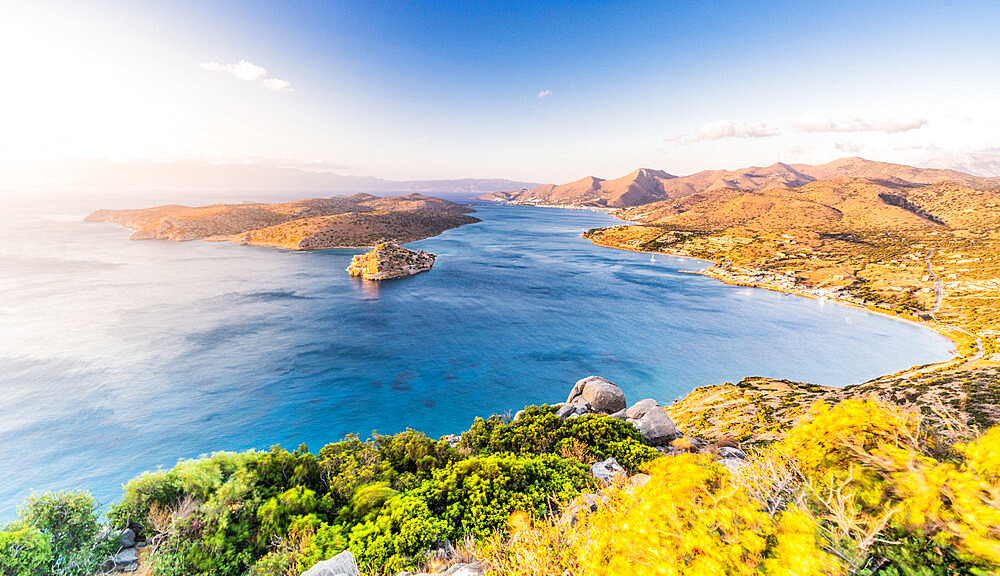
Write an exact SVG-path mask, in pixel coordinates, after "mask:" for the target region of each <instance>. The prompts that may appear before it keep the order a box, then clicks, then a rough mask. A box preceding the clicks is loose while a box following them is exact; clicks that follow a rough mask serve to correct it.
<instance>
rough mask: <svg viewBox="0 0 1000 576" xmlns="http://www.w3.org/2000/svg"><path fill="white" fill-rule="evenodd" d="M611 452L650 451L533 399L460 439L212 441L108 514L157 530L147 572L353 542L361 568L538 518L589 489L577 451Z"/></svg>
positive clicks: (298, 561)
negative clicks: (254, 445) (291, 445)
mask: <svg viewBox="0 0 1000 576" xmlns="http://www.w3.org/2000/svg"><path fill="white" fill-rule="evenodd" d="M570 447H571V448H573V449H575V450H578V451H582V452H583V453H584V454H585V455H586V457H587V458H589V459H597V458H606V457H607V456H614V457H615V458H619V459H620V461H621V462H622V463H623V464H624V465H625V466H626V467H628V468H630V469H634V468H636V467H638V466H639V465H641V464H642V462H645V461H648V460H650V459H651V458H653V457H654V456H655V455H656V454H657V452H656V451H655V450H654V449H652V448H651V447H649V446H646V445H645V444H644V442H643V439H642V435H641V434H639V432H638V430H636V429H635V427H634V426H632V425H630V424H627V423H625V422H621V421H618V420H615V419H612V418H609V417H606V416H596V415H591V416H585V417H581V418H574V419H572V420H563V419H561V418H558V417H556V416H555V414H554V410H553V409H551V408H550V407H533V408H531V409H529V410H527V411H525V413H524V414H522V416H521V417H520V418H519V419H518V420H517V421H516V422H505V421H503V420H502V419H500V418H499V417H493V418H490V419H488V420H481V419H480V420H477V422H476V424H475V425H474V426H473V428H472V430H470V431H469V432H467V433H466V434H465V435H464V436H463V438H462V441H461V442H460V443H459V445H458V446H457V447H453V446H451V445H449V444H448V443H447V442H445V441H443V440H433V439H431V438H428V437H426V436H425V435H424V434H422V433H419V432H416V431H413V430H407V431H405V432H401V433H399V434H394V435H388V436H384V435H376V436H375V437H374V438H372V439H369V440H361V439H360V438H358V437H357V436H348V437H347V438H345V439H344V440H342V441H340V442H335V443H332V444H328V445H327V446H324V447H323V449H322V450H320V451H319V453H318V454H312V453H310V452H309V450H308V449H307V448H306V447H305V446H300V447H299V448H298V449H297V450H294V451H291V452H289V451H287V450H283V449H281V448H279V447H274V448H272V449H271V450H269V451H266V452H246V453H240V454H235V453H218V454H213V455H212V456H210V457H207V458H202V459H198V460H185V461H182V462H181V463H179V464H178V465H177V466H176V467H174V468H173V469H171V470H167V471H163V472H157V473H151V474H143V475H142V476H139V477H137V478H135V479H133V480H132V481H130V482H129V483H128V484H127V485H126V487H125V496H124V498H123V499H122V501H121V502H119V503H118V504H116V505H115V506H114V507H113V508H112V510H111V511H110V512H109V514H108V517H109V518H110V519H111V520H112V522H113V523H114V524H115V525H116V526H124V525H125V524H126V523H127V522H128V521H130V520H131V521H138V522H140V523H142V524H143V525H145V526H148V527H150V528H151V530H152V531H153V532H157V533H159V534H160V537H159V539H160V542H159V545H158V547H157V549H156V551H155V554H154V555H153V557H152V562H153V565H154V572H155V573H157V574H158V575H161V576H164V575H167V576H169V575H173V574H187V575H205V576H208V575H213V576H214V575H219V576H241V575H243V574H254V575H256V574H260V575H263V574H278V573H283V572H286V571H291V572H295V571H298V572H301V571H304V570H305V569H307V568H309V567H310V566H311V565H312V564H313V563H315V562H316V561H318V560H320V559H323V558H328V557H330V556H332V555H334V554H336V553H337V552H340V551H341V550H344V549H350V550H351V551H352V552H354V554H355V556H356V557H357V558H358V562H359V564H360V565H361V567H362V568H363V569H367V570H377V571H381V570H385V571H392V570H403V569H407V568H414V567H417V566H418V565H420V564H421V563H422V561H423V558H424V555H425V553H426V552H427V551H428V549H429V548H432V547H434V546H436V545H439V544H443V543H444V541H445V540H448V541H451V542H456V541H458V540H460V539H462V538H463V537H464V536H465V535H466V534H470V535H473V536H475V537H477V538H485V537H487V536H490V535H492V534H493V532H494V531H496V530H503V529H505V527H506V523H507V520H508V517H509V516H510V515H511V513H513V512H527V513H529V514H530V515H532V516H534V517H537V518H542V517H545V516H546V515H549V514H551V513H553V511H554V510H556V509H557V507H558V502H560V501H563V500H566V499H570V498H573V497H575V496H576V495H578V494H580V493H581V491H584V490H590V489H591V488H592V487H593V484H592V483H593V479H592V478H591V477H590V475H589V474H588V472H587V468H586V466H584V465H583V464H582V463H581V462H580V461H578V459H572V458H566V457H561V456H559V455H557V454H553V452H555V453H559V452H560V451H562V450H564V448H570Z"/></svg>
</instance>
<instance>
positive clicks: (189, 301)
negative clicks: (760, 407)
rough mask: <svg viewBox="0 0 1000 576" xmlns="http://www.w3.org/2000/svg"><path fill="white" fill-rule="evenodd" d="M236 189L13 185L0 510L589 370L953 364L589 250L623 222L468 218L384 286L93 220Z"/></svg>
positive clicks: (886, 330) (545, 397)
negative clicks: (76, 190) (92, 215)
mask: <svg viewBox="0 0 1000 576" xmlns="http://www.w3.org/2000/svg"><path fill="white" fill-rule="evenodd" d="M301 196H303V195H300V196H299V197H301ZM239 198H242V197H239ZM239 198H238V197H235V196H226V197H220V195H219V194H218V193H213V194H208V193H205V194H202V195H188V196H183V197H182V196H180V195H178V194H170V193H164V192H150V193H146V194H143V195H122V194H104V195H94V194H67V195H50V194H49V195H37V194H28V193H7V194H0V520H9V519H11V518H13V517H14V516H15V514H16V509H17V506H18V504H19V503H21V502H22V501H23V500H24V498H25V497H26V496H28V495H30V494H31V493H32V492H44V491H50V490H71V489H80V490H88V491H90V492H91V493H92V494H93V495H94V496H95V498H97V500H98V501H99V502H100V503H102V505H104V506H107V505H109V504H110V503H113V502H114V501H116V500H117V499H119V498H120V496H121V493H122V492H121V487H122V484H123V483H125V482H127V481H128V480H129V479H130V478H132V477H134V476H136V475H137V474H139V473H141V472H143V471H145V470H156V469H158V468H170V467H172V466H173V465H174V464H176V463H177V461H178V460H179V459H183V458H194V457H198V456H199V455H205V454H209V453H212V452H216V451H240V450H249V449H267V448H269V447H270V446H272V445H276V444H279V445H282V446H285V447H287V448H289V449H292V448H295V447H298V446H299V445H300V444H302V443H305V444H306V445H307V446H308V447H309V448H310V449H311V450H313V451H318V450H319V449H320V448H321V447H322V446H323V445H324V444H326V443H328V442H334V441H337V440H339V439H341V438H343V437H344V436H345V435H347V434H358V435H360V436H361V437H362V438H365V437H368V436H369V435H371V434H372V433H373V431H377V432H379V433H381V434H387V433H394V432H399V431H402V430H405V429H407V428H413V429H416V430H420V431H423V432H425V433H427V434H428V435H429V436H432V437H438V436H441V435H444V434H453V433H460V432H461V431H462V430H465V429H467V428H468V427H469V426H470V425H471V424H472V423H473V421H474V419H475V418H477V417H484V418H485V417H489V416H490V415H492V414H505V413H511V412H515V411H517V410H519V409H520V408H522V407H524V406H525V405H529V404H540V403H555V402H560V401H563V400H565V399H566V395H567V394H568V392H569V389H570V388H571V387H572V385H573V383H574V382H575V381H576V380H578V379H580V378H583V377H586V376H589V375H592V374H596V375H600V376H603V377H605V378H608V379H610V380H611V381H613V382H615V383H616V384H618V385H619V386H621V388H622V389H623V390H624V391H625V393H626V395H627V397H628V398H629V400H630V402H633V401H637V400H640V399H643V398H655V399H656V400H658V401H659V402H660V403H661V404H669V403H671V402H673V401H674V400H676V399H679V398H681V397H683V396H684V395H685V394H687V393H688V392H690V391H691V390H692V389H693V388H695V387H698V386H705V385H711V384H720V383H723V382H727V381H728V382H737V381H739V380H740V379H741V378H743V377H746V376H769V377H775V378H787V379H791V380H797V381H806V382H812V383H816V384H824V385H830V386H844V385H848V384H857V383H860V382H863V381H865V380H868V379H870V378H873V377H876V376H879V375H883V374H888V373H893V372H896V371H898V370H901V369H904V368H907V367H910V366H913V365H917V364H925V363H928V362H934V361H940V360H945V359H947V358H949V357H951V355H952V348H953V345H952V343H951V342H949V341H948V340H946V339H945V338H943V337H942V336H940V335H938V334H937V333H935V332H933V331H931V330H928V329H924V328H921V327H918V326H916V325H913V324H910V323H906V322H902V321H897V320H894V319H890V318H887V317H884V316H879V315H874V314H869V313H866V312H863V311H860V310H857V309H852V308H849V307H845V306H841V305H837V304H835V303H833V302H828V301H820V300H812V299H806V298H800V297H795V296H786V295H783V294H781V293H777V292H771V291H767V290H760V289H752V288H745V287H735V286H729V285H726V284H723V283H721V282H718V281H716V280H713V279H711V278H707V277H704V276H699V275H695V274H689V273H685V271H694V270H700V269H702V268H704V267H705V266H706V265H707V263H706V262H703V261H700V260H695V259H685V258H678V257H669V256H665V255H657V256H656V257H655V260H654V259H651V257H650V255H649V254H641V253H632V252H625V251H619V250H614V249H610V248H603V247H599V246H595V245H593V244H591V243H590V242H589V241H587V240H585V239H583V238H582V237H581V233H583V232H584V231H586V230H587V229H589V228H595V227H599V226H607V225H612V224H615V223H619V222H618V221H617V220H616V219H615V218H613V217H611V216H609V215H606V214H603V213H598V212H592V211H585V210H565V209H552V208H532V207H518V206H498V205H485V206H476V207H475V209H476V214H475V215H476V216H477V217H479V218H481V219H482V222H480V223H477V224H472V225H467V226H463V227H461V228H457V229H454V230H449V231H447V232H445V233H444V234H441V235H440V236H437V237H434V238H428V239H425V240H421V241H418V242H413V243H410V244H409V245H408V246H409V247H410V248H413V249H420V250H428V251H430V252H432V253H434V254H436V255H437V261H436V263H435V265H434V268H433V269H432V270H431V271H429V272H427V273H423V274H419V275H417V276H414V277H411V278H406V279H399V280H392V281H386V282H383V283H375V282H370V281H363V280H359V279H356V278H351V277H349V276H348V275H347V273H346V272H345V270H344V269H345V268H346V267H347V265H348V262H349V261H350V259H351V257H352V256H353V255H355V254H358V253H360V252H362V251H363V250H360V249H359V250H353V249H334V250H320V251H312V252H292V251H286V250H281V249H274V248H264V247H250V246H239V245H236V244H232V243H227V242H218V243H215V242H203V241H193V242H167V241H129V240H128V237H129V234H130V232H129V231H128V230H125V229H123V228H121V227H118V226H116V225H113V224H106V223H84V222H83V218H84V216H86V215H87V214H88V213H89V212H91V211H92V210H95V209H97V208H136V207H147V206H151V205H155V204H162V203H167V202H177V201H184V202H187V203H190V204H203V203H207V202H211V201H220V200H224V201H234V200H237V201H238V199H239ZM242 199H245V200H288V199H291V198H289V197H287V195H285V197H281V195H269V196H268V195H258V196H257V197H252V198H242Z"/></svg>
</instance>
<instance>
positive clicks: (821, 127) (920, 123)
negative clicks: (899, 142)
mask: <svg viewBox="0 0 1000 576" xmlns="http://www.w3.org/2000/svg"><path fill="white" fill-rule="evenodd" d="M926 125H927V119H926V118H892V119H887V120H866V119H864V118H850V119H846V120H837V121H834V120H831V119H830V118H829V117H827V116H803V117H801V118H799V121H798V122H796V123H795V131H796V132H885V133H886V134H896V133H899V132H908V131H910V130H916V129H917V128H922V127H924V126H926Z"/></svg>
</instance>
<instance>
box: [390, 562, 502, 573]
mask: <svg viewBox="0 0 1000 576" xmlns="http://www.w3.org/2000/svg"><path fill="white" fill-rule="evenodd" d="M485 570H486V567H485V566H484V565H483V564H482V563H481V562H471V563H465V564H462V563H460V564H452V565H451V566H449V567H448V569H447V570H445V571H444V572H434V573H433V574H431V573H427V572H420V573H419V574H413V573H412V572H400V573H399V574H396V576H483V574H484V573H485Z"/></svg>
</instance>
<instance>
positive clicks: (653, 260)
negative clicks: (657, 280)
mask: <svg viewBox="0 0 1000 576" xmlns="http://www.w3.org/2000/svg"><path fill="white" fill-rule="evenodd" d="M649 261H650V262H656V254H653V255H652V256H650V257H649Z"/></svg>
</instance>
